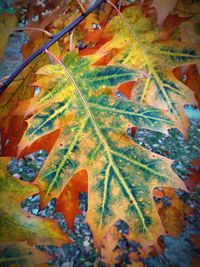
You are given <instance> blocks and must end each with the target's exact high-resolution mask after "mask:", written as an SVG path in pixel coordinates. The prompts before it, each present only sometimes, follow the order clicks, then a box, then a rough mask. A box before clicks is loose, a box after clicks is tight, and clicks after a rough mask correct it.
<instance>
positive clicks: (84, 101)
mask: <svg viewBox="0 0 200 267" xmlns="http://www.w3.org/2000/svg"><path fill="white" fill-rule="evenodd" d="M89 63H90V62H89V61H88V59H86V58H84V59H83V58H79V57H78V56H76V55H75V54H74V53H72V54H67V56H66V58H65V59H64V61H63V64H64V65H65V66H67V68H68V70H67V69H66V68H65V69H64V68H62V67H61V66H60V65H48V66H45V67H43V68H42V69H40V70H39V71H38V72H37V74H39V75H40V78H39V79H38V80H37V81H36V82H35V83H34V85H37V86H39V87H40V89H41V92H40V93H39V94H38V95H37V96H36V97H35V98H33V99H32V100H30V101H29V108H28V109H27V115H28V114H34V115H33V116H32V117H31V118H30V119H29V120H28V129H27V131H26V132H25V134H24V136H23V138H22V140H21V141H20V143H19V154H20V151H23V149H24V148H26V147H28V146H29V145H31V144H32V143H33V142H34V141H35V140H37V138H39V137H42V136H45V135H46V134H49V133H50V132H53V131H55V130H58V129H60V133H59V137H58V138H57V139H56V140H55V145H54V147H53V149H52V151H51V153H50V155H49V156H48V158H47V160H46V162H45V164H44V165H43V167H42V169H41V171H40V173H39V176H38V177H37V179H36V181H35V183H36V184H38V185H39V187H40V190H41V201H42V205H44V204H45V203H47V202H48V201H49V200H50V199H51V198H53V197H56V198H58V197H59V195H60V193H61V191H62V190H63V189H64V187H65V185H66V184H67V183H68V182H69V181H70V178H71V177H72V176H73V175H74V174H75V173H76V172H78V171H79V170H83V169H86V170H87V173H88V193H89V205H88V212H87V219H86V221H87V222H88V223H89V224H90V226H91V229H92V231H93V235H94V239H95V242H96V243H97V242H100V240H101V239H102V238H103V236H104V235H105V234H106V232H107V230H108V229H109V228H110V227H111V225H112V224H113V223H114V222H115V221H116V220H118V219H122V220H124V221H126V222H127V223H128V224H129V225H130V229H131V233H132V235H134V236H137V237H138V239H141V241H147V240H148V241H149V242H151V241H155V240H156V238H157V237H158V236H159V235H160V234H161V233H162V232H163V228H162V225H161V222H160V219H159V216H158V214H157V211H156V209H155V206H154V201H153V198H152V190H153V188H154V187H155V186H172V187H178V188H179V187H180V188H182V189H185V186H184V183H183V182H182V181H180V179H179V178H178V177H177V176H176V175H175V174H174V173H173V171H172V170H171V163H172V161H170V160H168V159H164V158H163V157H161V156H158V155H155V154H152V153H151V152H149V151H147V150H145V149H143V148H141V147H140V146H139V145H137V144H136V143H134V142H133V141H132V140H130V138H129V137H128V136H127V134H126V130H127V127H128V125H129V126H134V125H136V126H137V127H143V128H148V129H152V130H153V129H155V128H156V130H158V131H163V132H167V129H168V128H170V127H174V126H173V125H174V124H173V122H172V121H171V120H170V119H169V118H168V117H167V115H166V114H164V113H162V111H160V110H159V109H157V108H154V107H150V106H142V105H138V104H133V103H132V102H131V101H126V100H123V99H119V98H117V97H116V96H115V95H114V93H113V91H112V90H111V89H109V88H108V87H111V86H115V85H117V84H120V83H122V82H127V81H128V80H135V79H138V78H139V77H144V73H143V72H138V71H134V70H132V69H128V68H124V67H122V66H108V67H101V68H100V67H98V68H95V67H91V66H90V65H89ZM64 65H63V67H64ZM68 72H69V73H70V74H69V73H68ZM67 73H68V75H69V76H68V75H67ZM41 75H42V77H41ZM69 77H70V78H69Z"/></svg>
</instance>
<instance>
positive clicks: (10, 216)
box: [0, 158, 69, 245]
mask: <svg viewBox="0 0 200 267" xmlns="http://www.w3.org/2000/svg"><path fill="white" fill-rule="evenodd" d="M8 161H9V158H1V162H0V167H1V168H0V189H1V202H0V217H1V218H0V242H1V243H9V242H20V241H25V240H27V241H28V243H29V244H31V245H40V244H52V243H56V244H62V243H68V242H69V239H68V238H67V236H65V235H64V234H63V232H62V231H61V230H60V229H59V227H58V226H57V224H56V221H55V220H51V219H44V218H40V217H37V216H34V215H31V214H29V213H28V212H25V211H23V209H22V208H21V202H22V201H23V200H24V199H25V198H27V197H29V196H30V195H32V194H37V193H38V189H37V187H36V186H34V185H30V184H29V183H27V182H23V181H20V180H17V179H16V178H13V177H11V176H10V175H9V174H8V173H7V171H6V166H7V164H8Z"/></svg>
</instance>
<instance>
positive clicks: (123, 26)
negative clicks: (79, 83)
mask: <svg viewBox="0 0 200 267" xmlns="http://www.w3.org/2000/svg"><path fill="white" fill-rule="evenodd" d="M107 30H108V32H109V33H110V34H113V38H112V40H111V41H109V42H107V43H106V44H105V45H103V46H102V47H101V48H100V49H99V50H98V51H97V52H96V53H95V55H92V56H91V58H92V60H94V64H95V62H98V61H99V60H100V58H102V56H105V55H107V54H109V53H110V51H112V49H113V48H115V49H120V50H121V51H122V52H121V53H118V54H116V55H114V56H113V58H112V59H111V60H110V62H109V64H112V65H113V64H121V66H126V67H127V66H128V67H132V68H133V69H134V70H143V71H145V72H147V73H148V74H149V77H147V78H146V79H143V80H141V81H139V82H138V83H137V84H136V87H135V88H134V90H133V92H132V100H133V101H136V102H139V103H145V104H148V105H153V106H155V107H158V108H160V109H163V110H168V112H169V114H170V116H171V117H172V118H173V120H174V121H176V125H177V128H179V129H180V130H181V131H182V132H183V133H184V134H185V133H186V131H187V127H188V122H187V118H186V116H185V113H184V108H183V107H184V105H185V104H189V103H190V104H195V103H196V100H195V98H194V96H193V93H192V92H190V90H189V89H188V88H187V87H186V86H185V85H184V84H183V83H181V82H179V81H177V79H176V78H175V77H174V76H173V74H172V72H171V70H172V69H173V68H175V67H176V66H181V65H185V64H191V63H196V62H199V60H200V53H199V49H198V48H197V47H196V46H193V45H188V44H186V43H183V42H178V41H170V40H167V41H160V40H159V32H158V30H157V28H156V27H155V25H154V24H152V23H151V22H150V21H149V20H148V19H147V18H145V17H144V15H143V13H142V12H141V10H140V9H139V8H136V7H134V8H126V9H125V10H124V11H123V13H122V15H121V16H116V17H114V18H113V19H112V20H111V21H110V23H109V25H108V28H107Z"/></svg>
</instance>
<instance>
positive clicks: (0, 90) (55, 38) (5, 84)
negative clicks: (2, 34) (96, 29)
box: [0, 0, 105, 94]
mask: <svg viewBox="0 0 200 267" xmlns="http://www.w3.org/2000/svg"><path fill="white" fill-rule="evenodd" d="M103 2H105V0H97V1H96V2H95V3H94V4H93V5H92V6H91V7H89V8H88V10H87V11H86V12H85V13H84V14H81V15H80V16H79V17H77V18H76V19H75V20H74V21H73V22H72V23H70V24H69V25H68V26H67V27H66V28H64V29H62V30H61V31H60V32H58V33H57V34H55V35H53V37H52V39H51V40H50V41H49V42H48V43H46V44H44V45H43V46H41V47H40V48H39V49H37V50H36V51H35V52H34V53H33V54H31V55H30V56H29V57H28V58H26V59H25V60H24V62H22V63H21V64H20V65H19V67H18V68H16V70H15V71H14V72H13V73H12V74H11V75H10V76H9V78H8V79H6V80H5V81H4V82H3V84H2V85H1V87H0V94H1V93H3V92H4V90H5V89H6V88H7V87H8V85H9V84H10V83H11V82H12V81H13V80H14V79H15V78H16V77H17V75H18V74H19V73H20V72H21V71H22V70H23V69H24V68H25V67H26V66H27V65H28V64H29V63H30V62H32V61H33V60H34V59H35V58H36V57H37V56H39V55H40V54H42V53H43V52H44V51H45V49H48V48H49V47H50V46H52V45H53V44H54V43H55V42H56V41H58V40H59V39H60V38H61V37H62V36H63V35H64V34H66V33H68V32H71V31H72V30H73V29H74V28H75V27H76V26H77V25H78V24H79V23H80V22H81V21H83V20H84V19H85V18H86V17H87V16H88V15H89V14H90V13H92V12H93V11H94V10H95V9H97V8H98V7H99V6H100V5H101V4H102V3H103Z"/></svg>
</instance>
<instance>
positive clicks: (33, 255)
mask: <svg viewBox="0 0 200 267" xmlns="http://www.w3.org/2000/svg"><path fill="white" fill-rule="evenodd" d="M50 258H51V257H50V256H48V254H47V253H45V252H41V251H39V250H37V249H35V248H32V247H31V246H29V245H28V244H27V242H16V243H6V244H0V264H1V266H15V267H21V266H23V267H34V266H48V265H46V264H47V262H48V260H49V259H50ZM39 264H41V265H39Z"/></svg>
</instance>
